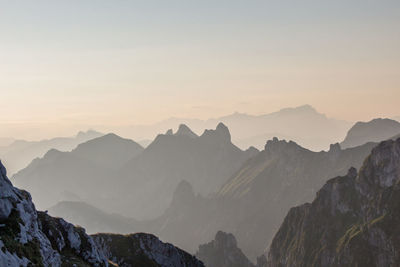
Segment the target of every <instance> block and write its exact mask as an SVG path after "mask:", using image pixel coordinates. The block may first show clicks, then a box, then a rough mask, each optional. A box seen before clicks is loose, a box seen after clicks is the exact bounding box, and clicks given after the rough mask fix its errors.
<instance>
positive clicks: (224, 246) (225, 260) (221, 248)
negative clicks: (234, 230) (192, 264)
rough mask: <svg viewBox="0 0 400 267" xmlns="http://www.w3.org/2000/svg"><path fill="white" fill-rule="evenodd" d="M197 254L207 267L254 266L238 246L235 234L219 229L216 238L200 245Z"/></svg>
mask: <svg viewBox="0 0 400 267" xmlns="http://www.w3.org/2000/svg"><path fill="white" fill-rule="evenodd" d="M196 256H197V257H198V258H199V259H200V260H202V261H203V262H204V264H205V265H206V266H207V267H254V264H252V263H251V262H250V261H249V259H248V258H247V257H246V256H245V255H244V254H243V252H242V251H241V250H240V249H239V248H238V247H237V242H236V238H235V237H234V236H233V234H230V233H225V232H222V231H218V232H217V234H216V235H215V239H214V240H213V241H211V242H209V243H207V244H204V245H200V246H199V250H198V252H197V254H196Z"/></svg>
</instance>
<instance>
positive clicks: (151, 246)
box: [93, 233, 204, 267]
mask: <svg viewBox="0 0 400 267" xmlns="http://www.w3.org/2000/svg"><path fill="white" fill-rule="evenodd" d="M93 238H94V240H95V242H96V243H97V245H98V247H99V248H100V250H101V251H102V253H104V254H105V255H107V257H108V258H109V259H110V261H111V262H113V263H115V264H117V266H119V267H129V266H160V267H161V266H162V267H176V266H182V267H204V264H203V263H202V262H201V261H199V260H198V259H196V257H194V256H192V255H190V254H189V253H187V252H185V251H183V250H181V249H179V248H177V247H175V246H173V245H171V244H168V243H163V242H161V241H160V240H159V239H158V238H157V237H156V236H154V235H150V234H144V233H137V234H130V235H118V234H96V235H93Z"/></svg>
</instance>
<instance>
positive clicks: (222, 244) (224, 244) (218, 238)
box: [214, 231, 237, 249]
mask: <svg viewBox="0 0 400 267" xmlns="http://www.w3.org/2000/svg"><path fill="white" fill-rule="evenodd" d="M214 244H215V247H216V248H217V249H220V248H227V249H232V248H236V247H237V241H236V238H235V236H234V235H233V234H231V233H225V232H222V231H218V232H217V234H216V235H215V243H214Z"/></svg>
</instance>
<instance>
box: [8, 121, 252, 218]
mask: <svg viewBox="0 0 400 267" xmlns="http://www.w3.org/2000/svg"><path fill="white" fill-rule="evenodd" d="M257 153H258V151H257V150H256V149H254V148H252V149H248V150H246V151H242V150H240V149H239V148H237V147H236V146H235V145H233V144H232V142H231V137H230V133H229V130H228V128H227V127H226V126H224V125H223V124H219V125H218V126H217V128H216V129H215V130H206V131H205V132H204V133H203V134H202V135H201V136H197V135H196V134H194V133H193V132H192V131H191V130H190V129H189V128H188V127H186V126H185V125H181V126H180V127H179V130H178V131H177V132H176V133H175V134H173V133H172V131H169V132H168V133H167V134H162V135H159V136H157V138H156V139H155V140H154V141H153V142H152V143H151V144H150V145H149V146H148V147H147V148H146V149H144V150H143V149H142V148H141V147H140V146H139V145H138V144H136V143H134V142H133V141H128V140H125V139H122V138H120V137H118V136H116V135H108V136H104V137H101V138H98V139H94V140H91V141H90V142H87V143H84V144H81V145H80V146H78V148H77V149H75V150H74V151H72V152H70V153H61V152H59V151H54V150H52V151H49V152H48V153H47V154H46V155H45V156H44V157H43V158H42V159H38V160H35V161H34V162H32V164H30V165H29V166H28V167H27V168H26V169H24V170H22V171H20V172H19V173H17V174H16V175H15V176H14V177H13V178H14V181H15V183H16V184H17V185H18V186H20V187H22V188H25V189H27V190H29V191H31V193H32V196H33V198H34V200H35V202H37V203H38V205H39V207H40V208H43V209H47V208H48V207H51V206H53V205H55V204H56V203H58V202H59V201H65V200H68V201H85V202H87V203H89V204H91V205H93V206H95V207H102V209H104V210H105V211H106V212H110V213H119V214H124V215H126V216H134V217H135V218H138V219H142V218H148V217H156V216H158V215H160V214H161V213H162V212H163V211H164V210H165V208H166V207H168V205H169V203H170V201H171V199H172V194H173V191H174V189H175V188H176V186H177V185H178V183H179V182H180V181H181V180H183V179H185V180H187V181H189V182H190V183H191V184H193V186H194V189H195V191H196V192H197V193H201V194H203V195H207V194H210V193H215V192H216V191H217V189H218V188H219V187H220V186H221V185H222V184H223V183H224V182H225V181H226V180H227V179H228V178H229V176H231V175H232V174H233V173H234V172H235V171H237V169H238V168H239V167H240V166H241V164H242V163H243V162H245V161H246V160H247V159H249V158H250V157H252V156H254V155H255V154H257ZM121 165H123V166H122V167H121ZM44 186H45V187H44ZM43 188H46V194H43ZM143 203H146V205H143Z"/></svg>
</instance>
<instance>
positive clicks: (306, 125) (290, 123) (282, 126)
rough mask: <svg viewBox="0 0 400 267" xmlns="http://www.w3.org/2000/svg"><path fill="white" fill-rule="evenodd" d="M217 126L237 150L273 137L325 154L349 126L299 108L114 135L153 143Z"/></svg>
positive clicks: (173, 121)
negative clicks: (165, 135) (179, 131)
mask: <svg viewBox="0 0 400 267" xmlns="http://www.w3.org/2000/svg"><path fill="white" fill-rule="evenodd" d="M220 122H222V123H224V124H225V125H226V126H227V127H228V128H229V129H230V130H231V132H232V140H233V143H234V144H236V145H237V146H238V147H240V148H241V149H247V148H248V147H250V146H254V147H256V148H258V149H262V148H263V147H264V144H265V141H266V140H268V139H271V138H272V137H274V136H276V137H279V138H284V139H287V140H293V141H295V142H297V143H298V144H300V145H302V146H304V147H307V148H309V149H311V150H314V151H320V150H326V149H328V148H329V144H332V143H335V142H337V141H338V140H343V138H344V137H345V135H346V132H347V131H348V129H349V128H350V127H351V125H352V124H353V123H352V122H347V121H343V120H337V119H332V118H328V117H327V116H325V115H324V114H321V113H319V112H318V111H316V110H315V109H314V108H313V107H312V106H310V105H303V106H299V107H294V108H284V109H281V110H279V111H276V112H273V113H268V114H262V115H249V114H246V113H239V112H235V113H233V114H230V115H227V116H222V117H218V118H211V119H207V120H200V119H186V118H170V119H167V120H163V121H160V122H158V123H155V124H148V125H131V126H124V127H120V128H118V129H115V131H116V132H117V133H119V134H121V135H123V136H129V137H130V138H132V139H134V140H143V139H153V137H154V136H156V135H158V134H159V133H160V132H164V131H166V130H167V129H170V128H175V127H176V126H177V125H179V124H185V125H188V126H189V127H190V128H191V129H192V130H193V131H194V132H195V133H201V132H202V131H203V129H213V128H215V127H216V126H217V125H218V123H220Z"/></svg>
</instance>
